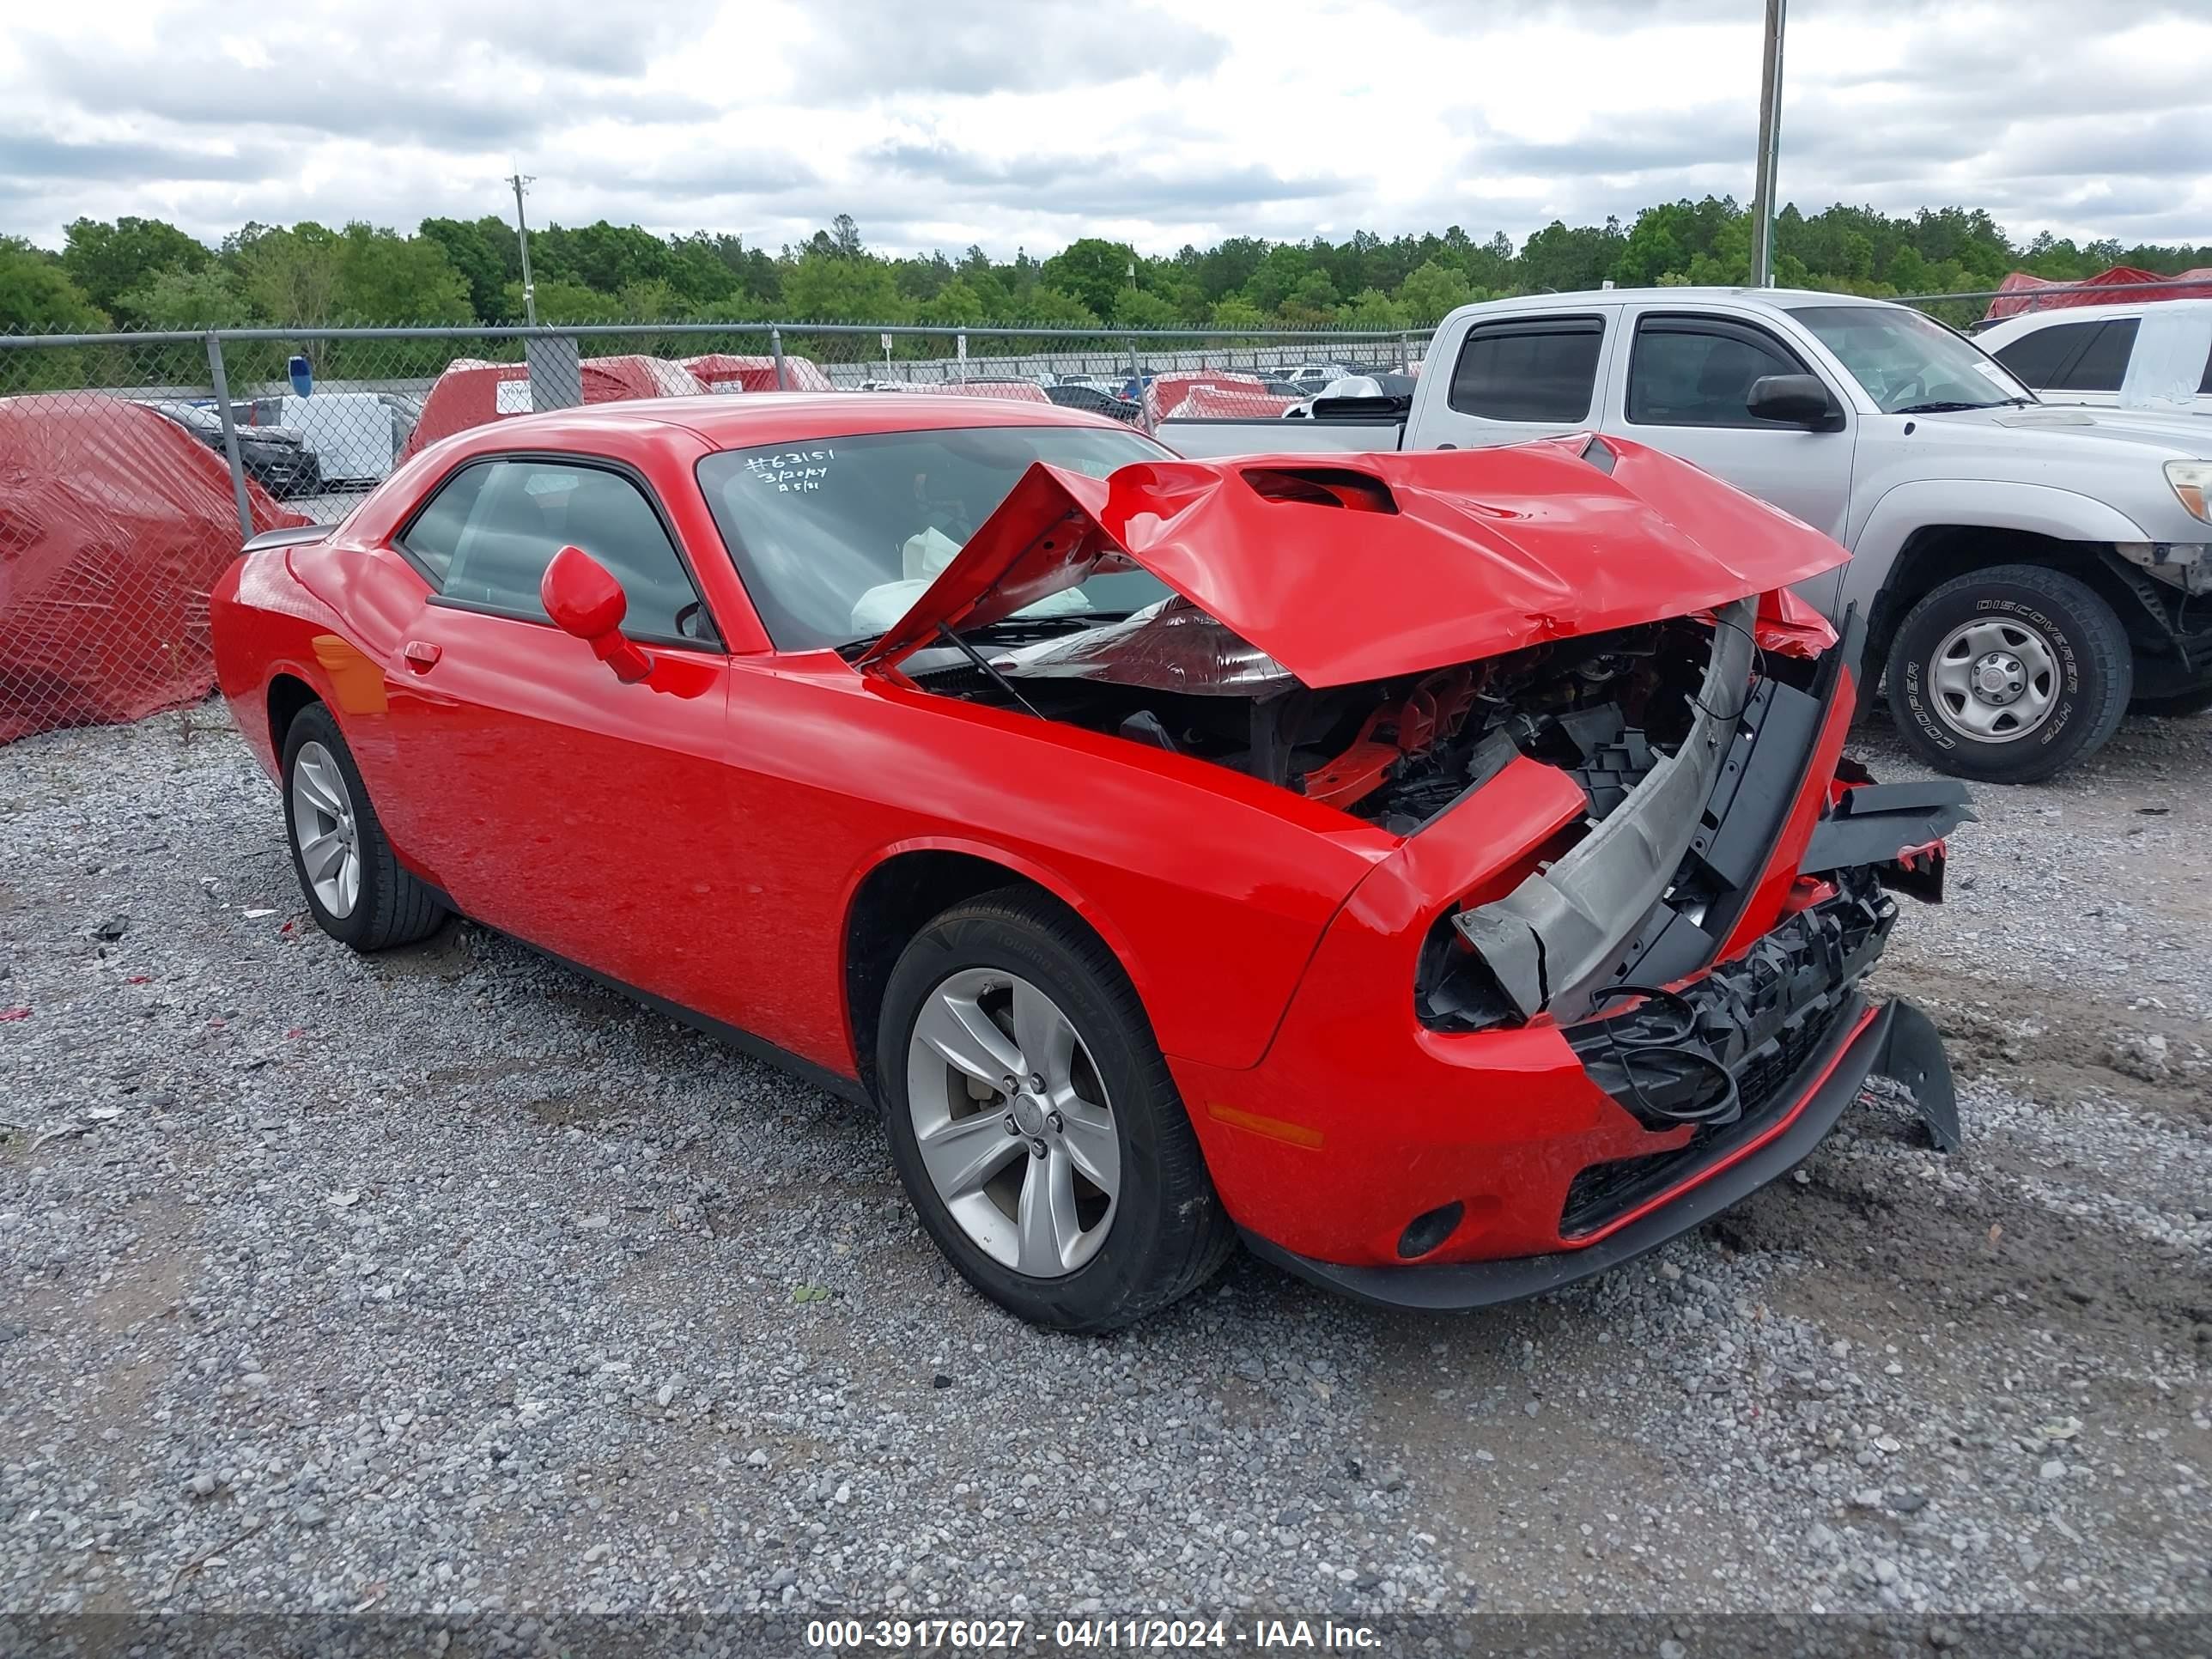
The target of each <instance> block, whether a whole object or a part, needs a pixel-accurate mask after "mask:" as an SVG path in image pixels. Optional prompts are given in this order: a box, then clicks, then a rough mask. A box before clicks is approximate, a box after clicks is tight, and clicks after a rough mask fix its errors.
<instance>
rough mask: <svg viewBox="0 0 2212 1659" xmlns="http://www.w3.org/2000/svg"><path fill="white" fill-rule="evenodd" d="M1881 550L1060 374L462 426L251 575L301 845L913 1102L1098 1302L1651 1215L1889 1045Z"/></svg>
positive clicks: (729, 1029)
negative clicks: (1280, 443) (1259, 439)
mask: <svg viewBox="0 0 2212 1659" xmlns="http://www.w3.org/2000/svg"><path fill="white" fill-rule="evenodd" d="M1843 559H1844V551H1843V550H1842V549H1841V548H1839V547H1838V546H1837V545H1836V544H1834V543H1833V542H1831V541H1829V540H1828V539H1827V538H1825V537H1823V536H1820V535H1819V534H1817V533H1815V532H1814V531H1812V530H1809V529H1808V528H1807V527H1806V526H1803V525H1802V524H1799V523H1798V522H1797V521H1796V520H1794V519H1790V518H1788V517H1786V516H1784V514H1782V513H1777V512H1775V511H1773V510H1772V509H1771V508H1768V507H1765V506H1762V505H1761V504H1760V503H1759V502H1758V501H1753V499H1752V498H1751V497H1749V496H1747V495H1742V494H1740V493H1739V492H1737V491H1736V490H1735V489H1730V488H1729V487H1728V486H1727V485H1725V484H1723V483H1717V482H1716V481H1715V480H1713V479H1711V478H1710V477H1707V476H1705V474H1704V473H1702V472H1700V471H1697V470H1696V469H1694V468H1692V467H1690V466H1688V465H1684V464H1682V463H1680V462H1678V461H1675V460H1672V459H1668V457H1666V456H1664V455H1661V454H1658V453H1655V452H1653V451H1650V450H1648V449H1645V448H1643V447H1640V446H1638V445H1635V444H1632V443H1627V442H1624V441H1619V440H1616V439H1613V438H1608V437H1595V436H1588V435H1583V436H1576V437H1571V438H1561V439H1554V440H1547V441H1541V442H1536V443H1527V444H1521V445H1516V446H1515V447H1510V448H1502V449H1488V450H1473V451H1456V452H1449V453H1435V454H1420V455H1407V454H1386V455H1346V456H1342V457H1334V458H1322V459H1316V458H1315V457H1312V456H1298V457H1275V458H1270V457H1253V458H1246V459H1235V460H1225V461H1218V462H1195V461H1185V460H1181V459H1177V458H1176V457H1175V456H1174V455H1172V454H1170V453H1168V452H1167V451H1166V450H1164V449H1162V448H1161V447H1159V446H1158V445H1157V444H1155V443H1153V442H1152V441H1151V440H1150V439H1148V438H1146V437H1144V436H1143V435H1140V434H1138V433H1135V432H1133V431H1131V430H1130V429H1129V428H1127V427H1125V426H1122V425H1121V424H1119V423H1117V422H1111V421H1108V420H1104V419H1102V418H1098V417H1094V416H1085V415H1080V414H1077V413H1075V412H1073V411H1071V410H1060V409H1055V408H1054V407H1052V406H1050V405H1048V404H1036V405H1030V404H1012V403H1003V404H994V403H990V402H987V401H983V400H980V399H975V398H934V397H925V396H901V397H884V398H878V397H871V396H866V395H860V394H843V395H817V396H793V397H786V398H774V399H768V398H763V399H760V400H757V401H756V400H755V399H752V398H732V399H727V400H724V399H719V398H691V399H684V400H669V401H662V402H641V403H629V404H614V405H606V406H601V407H596V408H589V409H580V410H566V411H562V412H557V413H547V414H541V415H536V416H526V417H522V418H519V419H515V420H510V421H502V422H498V423H496V424H495V425H490V426H485V427H480V428H477V429H475V430H473V431H470V432H465V433H462V434H459V435H456V436H454V437H453V438H451V439H449V440H447V441H444V442H441V443H439V444H436V445H435V446H433V447H430V448H428V450H426V451H425V452H424V453H422V454H421V455H419V456H417V457H416V458H415V459H412V460H410V462H408V463H407V464H406V465H404V466H402V467H401V468H400V469H399V470H398V471H397V472H395V473H394V474H393V475H392V477H391V478H390V479H389V480H388V481H387V482H386V483H385V484H384V485H383V486H382V487H381V488H380V489H378V490H377V491H376V492H375V493H374V495H370V496H369V497H368V499H367V500H365V501H363V502H362V504H361V505H360V507H358V508H357V509H356V511H355V512H354V513H353V514H352V515H351V517H349V518H348V519H347V520H345V522H344V523H343V525H341V526H338V527H337V528H336V529H334V530H329V529H325V528H322V527H310V528H307V529H300V530H285V531H277V532H271V533H270V534H269V535H266V536H264V537H261V538H258V540H257V541H255V542H254V543H252V544H250V545H249V546H248V548H247V550H246V553H245V555H244V556H243V557H242V558H240V560H239V561H238V562H237V563H236V564H235V565H234V567H233V568H231V570H230V571H229V572H228V574H227V575H226V576H225V577H224V578H223V580H222V583H221V585H220V586H219V588H218V590H217V591H216V595H215V598H214V628H215V648H216V664H217V667H218V671H219V673H220V676H221V680H222V689H223V692H224V695H225V696H228V699H229V700H230V703H231V707H232V709H233V711H234V714H235V716H236V719H237V722H238V727H239V730H240V732H244V733H245V734H246V738H247V739H248V741H249V742H250V743H252V745H253V746H254V748H255V750H257V751H258V754H259V756H260V757H261V760H262V762H263V763H264V765H265V766H266V767H267V768H268V769H269V770H270V773H271V774H272V775H274V776H275V777H276V780H277V781H278V783H279V786H280V787H281V791H282V794H283V802H284V813H285V822H286V824H287V827H288V829H289V835H290V842H291V846H292V851H293V855H294V860H295V864H296V866H297V869H298V873H299V878H300V886H301V892H302V894H303V895H304V896H305V898H306V901H307V907H308V908H309V909H310V910H311V911H312V912H313V915H314V918H315V920H316V921H317V922H318V923H319V925H320V926H321V927H322V928H323V929H324V931H325V932H326V933H329V934H331V937H333V938H334V939H338V940H340V941H342V942H343V943H344V944H346V945H350V946H352V947H354V948H356V949H357V950H363V951H373V950H378V949H381V948H383V947H385V946H387V945H399V944H403V943H405V942H406V941H408V940H410V939H420V938H421V937H422V936H423V935H424V934H426V933H429V932H430V931H431V930H432V929H434V928H435V927H438V926H439V925H440V923H441V921H442V920H443V919H444V918H445V917H446V916H447V915H449V914H458V915H465V916H469V917H471V918H473V919H474V920H476V921H479V922H481V923H483V925H484V926H486V927H493V928H497V929H499V930H500V931H501V932H503V933H509V934H511V935H513V937H515V938H516V939H521V940H524V941H526V942H527V943H528V944H530V945H534V946H536V947H538V948H539V949H541V950H543V951H547V952H549V953H550V954H552V955H554V956H556V957H560V958H562V959H564V960H566V961H568V962H569V963H574V965H576V966H577V967H578V968H580V969H583V970H584V971H586V972H587V973H590V974H592V975H596V976H598V977H599V978H601V979H603V980H605V981H608V982H610V983H611V984H615V985H618V986H620V987H623V988H625V989H627V990H629V991H631V992H633V993H635V994H636V995H637V996H638V997H639V998H640V999H641V1000H643V1001H645V1002H647V1004H649V1005H651V1006H653V1007H655V1008H658V1009H660V1010H663V1011H665V1012H669V1013H671V1014H677V1015H680V1016H681V1017H683V1018H688V1019H690V1020H691V1021H693V1022H695V1023H696V1024H700V1025H702V1026H703V1027H706V1028H707V1029H708V1030H713V1031H715V1032H718V1033H720V1034H722V1035H723V1036H726V1037H727V1038H729V1039H730V1040H731V1041H732V1042H734V1043H736V1044H737V1045H738V1046H739V1047H741V1048H744V1049H747V1050H748V1051H750V1052H752V1053H755V1054H762V1055H765V1056H769V1057H771V1058H773V1059H775V1060H778V1061H780V1062H781V1063H783V1064H785V1065H787V1066H790V1067H791V1068H793V1070H794V1071H796V1072H798V1073H800V1074H801V1075H802V1076H804V1077H806V1078H808V1079H812V1080H814V1081H816V1082H817V1083H819V1084H821V1085H823V1087H825V1088H828V1089H830V1090H833V1091H837V1092H839V1093H841V1094H843V1095H845V1096H848V1097H850V1098H851V1099H852V1100H853V1101H854V1103H856V1104H864V1105H865V1104H872V1105H873V1106H874V1107H875V1108H876V1109H879V1110H880V1111H881V1113H882V1115H883V1121H884V1129H885V1133H886V1134H887V1136H888V1138H889V1140H890V1158H891V1161H892V1162H893V1163H894V1164H896V1166H897V1169H898V1172H899V1175H900V1176H901V1178H902V1180H903V1181H904V1182H905V1184H906V1188H907V1190H908V1193H909V1194H911V1196H912V1198H913V1200H914V1203H915V1208H916V1209H917V1210H918V1211H919V1212H920V1213H921V1219H922V1222H923V1224H924V1225H926V1226H927V1228H928V1229H929V1231H930V1233H931V1235H932V1236H933V1237H934V1238H935V1239H936V1241H937V1243H939V1246H940V1247H941V1248H942V1249H944V1251H945V1254H946V1255H948V1256H950V1257H951V1260H952V1261H953V1263H954V1264H955V1265H956V1266H957V1267H958V1268H959V1270H960V1272H961V1273H963V1275H965V1276H966V1278H967V1279H969V1282H970V1283H972V1284H973V1285H975V1286H976V1287H977V1288H978V1289H979V1290H981V1291H982V1292H983V1293H984V1294H985V1295H987V1296H988V1297H992V1298H993V1299H994V1300H995V1301H997V1302H998V1303H1000V1304H1002V1305H1003V1306H1005V1307H1006V1308H1008V1309H1010V1310H1012V1311H1013V1312H1015V1313H1017V1314H1018V1315H1020V1316H1022V1317H1024V1318H1025V1319H1031V1320H1036V1321H1038V1322H1042V1323H1045V1324H1049V1325H1054V1326H1059V1327H1061V1328H1067V1329H1073V1330H1103V1329H1110V1328H1115V1327H1116V1326H1121V1325H1124V1324H1127V1323H1128V1322H1131V1321H1133V1320H1136V1319H1139V1318H1142V1317H1143V1316H1146V1315H1147V1314H1149V1313H1151V1312H1152V1311H1153V1310H1157V1309H1158V1308H1161V1307H1164V1306H1165V1305H1166V1304H1169V1303H1170V1302H1172V1301H1174V1300H1175V1299H1176V1297H1180V1296H1182V1295H1184V1294H1186V1293H1187V1292H1188V1291H1191V1290H1192V1289H1194V1287H1195V1286H1197V1285H1200V1284H1201V1283H1202V1282H1203V1281H1204V1280H1205V1279H1206V1276H1207V1275H1208V1274H1210V1273H1212V1272H1213V1271H1214V1270H1215V1269H1216V1268H1218V1267H1219V1266H1220V1265H1221V1263H1222V1261H1223V1260H1224V1259H1225V1257H1226V1255H1228V1254H1229V1252H1230V1251H1231V1249H1233V1248H1234V1247H1235V1245H1236V1243H1237V1241H1238V1239H1239V1238H1240V1237H1241V1238H1242V1239H1243V1241H1244V1242H1245V1243H1247V1244H1249V1246H1251V1247H1252V1248H1253V1249H1255V1250H1256V1251H1257V1252H1259V1253H1260V1254H1261V1255H1263V1256H1265V1257H1266V1258H1267V1259H1269V1260H1271V1261H1276V1262H1279V1263H1280V1264H1281V1265H1283V1266H1284V1267H1288V1268H1290V1269H1291V1270H1292V1271H1294V1272H1297V1273H1303V1274H1304V1275H1306V1276H1308V1277H1309V1278H1311V1279H1316V1280H1317V1281H1319V1282H1320V1283H1322V1284H1323V1285H1330V1286H1333V1287H1335V1288H1337V1289H1340V1290H1342V1291H1348V1292H1350V1293H1352V1294H1353V1295H1357V1296H1359V1297H1365V1298H1368V1299H1370V1300H1372V1301H1376V1302H1381V1303H1386V1304H1400V1305H1407V1306H1417V1307H1425V1308H1447V1307H1449V1308H1463V1307H1472V1306H1477V1305H1480V1304H1489V1303H1494V1302H1499V1301H1503V1300H1506V1299H1508V1298H1510V1297H1519V1296H1525V1295H1528V1294H1529V1293H1531V1292H1534V1291H1542V1290H1546V1289H1549V1288H1551V1287H1553V1286H1555V1285H1563V1284H1565V1283H1568V1282H1570V1281H1571V1280H1573V1279H1578V1278H1581V1277H1583V1276H1584V1275H1586V1274H1589V1273H1596V1272H1598V1271H1601V1269H1603V1268H1605V1267H1610V1266H1612V1265H1613V1264H1615V1263H1618V1262H1620V1261H1625V1260H1626V1259H1628V1258H1629V1257H1632V1256H1633V1255H1637V1254H1638V1253H1639V1252H1642V1251H1644V1250H1648V1249H1651V1248H1652V1247H1653V1246H1655V1245H1656V1244H1658V1243H1662V1242H1663V1241H1664V1240H1666V1239H1668V1238H1670V1237H1674V1235H1676V1234H1678V1233H1680V1232H1681V1231H1685V1230H1686V1229H1687V1228H1691V1227H1693V1226H1695V1225H1698V1224H1699V1223H1700V1222H1702V1221H1703V1220H1705V1218H1708V1217H1710V1216H1711V1215H1712V1214H1714V1213H1715V1212H1717V1211H1718V1210H1719V1209H1721V1208H1722V1207H1723V1206H1725V1205H1728V1204H1729V1203H1731V1202H1733V1201H1735V1200H1736V1199H1739V1198H1741V1197H1742V1196H1743V1195H1744V1194H1747V1193H1748V1192H1750V1191H1752V1190H1753V1188H1757V1187H1759V1186H1761V1185H1763V1184H1765V1183H1766V1182H1771V1181H1773V1180H1775V1179H1776V1178H1777V1177H1778V1176H1780V1175H1782V1174H1783V1173H1784V1171H1786V1170H1789V1169H1790V1167H1791V1166H1792V1165H1794V1164H1796V1162H1797V1161H1798V1160H1800V1159H1802V1158H1803V1157H1805V1155H1806V1154H1807V1153H1808V1152H1810V1151H1811V1150H1812V1149H1813V1147H1814V1146H1815V1145H1816V1144H1817V1143H1818V1142H1819V1141H1820V1139H1821V1137H1822V1136H1824V1135H1825V1134H1826V1133H1827V1132H1828V1130H1829V1128H1830V1127H1831V1126H1832V1125H1833V1124H1834V1122H1835V1121H1836V1120H1837V1118H1838V1115H1840V1114H1841V1113H1842V1112H1843V1110H1844V1108H1845V1107H1846V1106H1848V1105H1849V1104H1850V1103H1851V1101H1852V1100H1853V1099H1854V1098H1855V1097H1856V1096H1857V1093H1858V1091H1859V1086H1860V1084H1861V1082H1862V1081H1863V1079H1865V1078H1866V1076H1867V1075H1868V1074H1869V1073H1882V1074H1884V1075H1887V1076H1889V1077H1891V1078H1893V1079H1899V1080H1900V1081H1901V1082H1903V1083H1904V1084H1905V1085H1907V1086H1908V1087H1910V1088H1911V1090H1912V1091H1914V1093H1915V1096H1916V1098H1917V1106H1918V1109H1919V1111H1920V1113H1921V1115H1922V1116H1923V1118H1924V1119H1925V1121H1926V1122H1927V1124H1928V1126H1929V1132H1930V1133H1931V1134H1932V1135H1933V1137H1934V1138H1935V1139H1936V1143H1937V1144H1938V1145H1941V1146H1952V1145H1954V1144H1955V1143H1956V1139H1957V1117H1956V1108H1955V1104H1954V1101H1953V1098H1952V1094H1951V1088H1950V1081H1949V1073H1948V1067H1947V1066H1946V1063H1945V1060H1944V1057H1943V1053H1942V1047H1941V1045H1940V1043H1939V1042H1938V1041H1937V1039H1936V1034H1935V1031H1934V1030H1933V1028H1932V1027H1931V1026H1930V1025H1929V1022H1928V1021H1927V1019H1926V1018H1925V1017H1924V1016H1923V1015H1921V1014H1919V1013H1918V1012H1916V1011H1914V1010H1913V1009H1911V1008H1910V1007H1908V1006H1905V1005H1904V1004H1902V1003H1899V1002H1894V1001H1893V1002H1890V1003H1888V1004H1887V1005H1886V1006H1877V1005H1875V1003H1873V1002H1871V1001H1870V1000H1869V999H1868V998H1867V996H1866V995H1865V994H1863V991H1862V990H1861V989H1860V988H1859V982H1860V980H1861V978H1862V976H1863V975H1864V973H1865V972H1866V969H1868V967H1869V965H1870V964H1871V963H1873V962H1874V960H1875V957H1877V956H1878V955H1879V954H1880V952H1881V949H1882V946H1883V944H1884V942H1885V941H1886V939H1887V936H1888V933H1889V930H1890V928H1891V927H1892V925H1893V923H1894V921H1896V917H1897V913H1898V912H1897V897H1896V896H1897V895H1898V894H1900V893H1901V894H1905V895H1907V896H1916V897H1919V898H1923V899H1934V898H1936V897H1939V896H1940V895H1941V889H1942V871H1943V850H1942V842H1943V837H1944V836H1945V835H1946V833H1947V832H1948V831H1949V830H1950V829H1953V828H1954V826H1955V825H1956V824H1957V823H1960V821H1961V820H1962V819H1963V818H1965V817H1968V816H1969V813H1968V811H1967V809H1966V803H1965V797H1964V795H1963V793H1961V791H1960V787H1959V786H1958V785H1956V784H1954V783H1951V782H1948V781H1947V782H1941V783H1932V784H1895V785H1887V786H1885V785H1879V784H1874V783H1871V782H1869V781H1868V780H1867V776H1866V774H1865V773H1864V772H1863V770H1861V769H1858V768H1857V767H1856V766H1855V765H1854V764H1853V763H1850V762H1849V761H1847V760H1845V759H1844V758H1843V757H1842V749H1843V743H1844V728H1845V726H1847V725H1848V724H1849V722H1850V718H1851V714H1852V709H1853V705H1854V702H1855V700H1856V698H1857V694H1858V687H1857V685H1856V684H1855V683H1854V682H1855V676H1856V673H1857V656H1858V633H1857V628H1856V627H1855V626H1854V625H1851V624H1848V623H1847V624H1846V626H1845V628H1844V630H1843V637H1842V638H1841V639H1840V640H1839V639H1838V636H1837V634H1836V632H1835V631H1834V630H1832V629H1830V627H1829V626H1828V625H1827V624H1826V623H1825V622H1823V621H1822V620H1821V619H1820V616H1819V615H1818V614H1817V613H1816V612H1815V611H1814V610H1813V609H1812V608H1811V607H1809V606H1808V605H1805V604H1804V603H1803V602H1802V601H1801V600H1799V599H1797V598H1796V596H1795V595H1794V594H1793V593H1792V592H1790V585H1791V584H1793V583H1801V582H1805V581H1808V580H1809V579H1812V578H1815V577H1819V576H1820V575H1821V574H1822V573H1824V572H1830V571H1832V570H1833V569H1834V568H1835V567H1836V566H1838V564H1840V563H1841V562H1842V561H1843Z"/></svg>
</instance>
